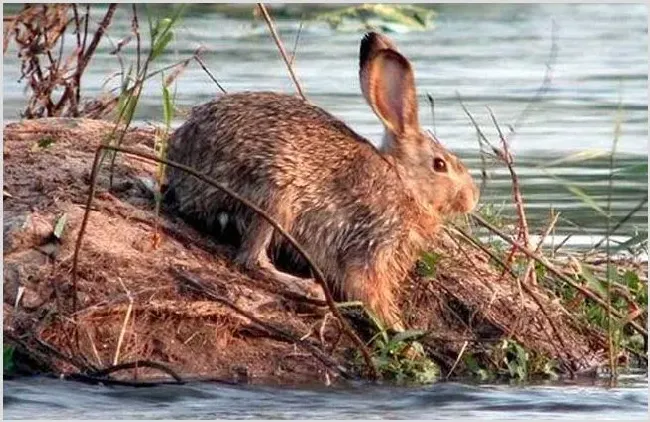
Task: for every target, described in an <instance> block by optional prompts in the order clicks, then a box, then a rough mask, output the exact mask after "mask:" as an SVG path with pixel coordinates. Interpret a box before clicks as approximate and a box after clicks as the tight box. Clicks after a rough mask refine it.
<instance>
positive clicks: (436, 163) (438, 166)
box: [433, 158, 447, 173]
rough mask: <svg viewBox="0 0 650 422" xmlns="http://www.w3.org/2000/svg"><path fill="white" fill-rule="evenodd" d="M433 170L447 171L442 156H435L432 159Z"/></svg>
mask: <svg viewBox="0 0 650 422" xmlns="http://www.w3.org/2000/svg"><path fill="white" fill-rule="evenodd" d="M433 170H434V171H437V172H439V173H446V172H447V163H445V160H443V159H442V158H435V159H434V160H433Z"/></svg>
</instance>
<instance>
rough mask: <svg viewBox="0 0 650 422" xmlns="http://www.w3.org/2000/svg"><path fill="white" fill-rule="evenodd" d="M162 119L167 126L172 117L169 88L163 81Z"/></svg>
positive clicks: (172, 109)
mask: <svg viewBox="0 0 650 422" xmlns="http://www.w3.org/2000/svg"><path fill="white" fill-rule="evenodd" d="M162 88H163V119H164V121H165V126H167V128H169V126H170V125H171V122H172V119H173V117H174V107H173V106H172V100H171V94H170V93H169V88H167V87H166V86H165V84H164V83H163V87H162Z"/></svg>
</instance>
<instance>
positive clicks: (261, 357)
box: [3, 119, 604, 384]
mask: <svg viewBox="0 0 650 422" xmlns="http://www.w3.org/2000/svg"><path fill="white" fill-rule="evenodd" d="M112 129H113V123H110V122H106V121H99V120H88V119H37V120H25V121H22V122H19V123H12V124H8V125H6V126H5V127H4V134H3V140H4V148H3V157H4V195H3V197H4V198H3V199H4V206H3V210H4V219H3V222H4V236H3V240H4V251H3V258H4V266H3V268H4V308H3V310H4V312H3V314H4V326H3V328H4V336H5V341H7V340H9V342H13V343H15V344H16V345H18V346H19V348H20V349H21V350H22V351H23V352H24V353H27V354H28V355H29V356H30V358H31V359H33V360H34V361H35V362H36V363H37V365H36V364H35V365H33V366H34V367H36V366H38V367H39V368H41V370H43V369H44V370H47V371H49V372H53V373H55V374H74V373H85V374H89V373H92V371H94V370H98V369H101V368H107V367H111V366H113V365H116V364H120V363H124V362H134V361H140V362H141V363H140V364H138V365H137V366H138V367H137V368H136V369H132V368H131V369H127V370H122V371H119V372H115V373H114V374H112V375H113V376H114V377H115V378H117V379H123V380H140V381H141V380H151V379H160V378H161V377H166V376H167V375H165V374H164V371H163V372H161V371H160V370H159V369H156V368H154V367H152V365H149V364H147V362H148V361H152V362H158V363H161V364H163V365H164V366H165V367H166V368H169V369H170V370H172V371H174V372H175V373H176V374H178V375H179V376H180V377H181V378H184V379H192V378H209V379H219V380H223V381H228V382H249V383H264V384H270V383H273V384H278V383H279V384H300V383H323V382H325V383H329V382H336V381H337V380H341V379H343V378H344V377H345V376H352V375H354V374H356V371H355V369H356V368H359V366H360V362H361V361H360V360H359V358H357V357H355V353H354V350H353V346H352V343H350V342H349V341H348V340H347V339H346V338H345V337H344V336H342V335H341V332H340V328H339V325H338V323H337V321H336V320H335V319H334V318H332V317H331V314H330V313H329V312H328V308H327V307H326V306H323V305H322V304H318V303H314V302H313V301H309V300H306V298H304V297H300V296H296V295H295V294H289V293H288V292H283V291H282V290H281V289H280V288H279V286H274V285H272V284H271V283H270V282H269V281H268V280H264V279H262V278H260V277H257V276H256V275H255V274H250V273H248V272H245V271H243V270H242V269H240V268H238V267H237V266H236V265H235V264H234V263H233V261H232V257H233V255H234V248H233V246H232V244H231V243H228V242H224V241H223V239H218V238H217V237H215V236H213V235H211V234H209V233H204V232H202V231H201V228H200V227H198V226H194V225H192V224H191V223H189V222H186V221H184V220H183V219H182V218H180V217H179V216H177V215H175V214H174V213H173V210H172V209H171V208H169V209H168V208H163V210H162V212H161V213H160V214H159V215H158V216H157V214H156V211H155V201H154V199H153V194H152V192H151V191H150V189H149V188H147V184H148V183H150V181H151V180H153V179H154V174H155V172H156V164H155V163H151V162H148V161H145V160H143V159H141V158H137V157H135V156H131V155H126V154H119V153H118V154H117V156H116V161H115V169H114V177H113V184H112V188H110V189H109V168H108V167H109V163H110V157H109V158H107V159H106V160H105V161H104V164H103V166H102V167H101V169H100V171H99V175H98V182H97V189H96V192H95V195H94V200H93V201H92V205H91V211H90V213H89V218H88V224H87V227H86V229H85V233H84V237H83V242H82V244H81V249H80V253H79V257H78V258H79V260H78V273H77V274H78V279H77V281H76V286H75V283H74V281H73V276H72V270H73V262H74V251H75V244H76V242H77V239H78V236H79V231H80V227H81V222H82V219H83V216H84V213H85V209H86V201H87V198H88V195H89V191H90V178H91V171H92V164H93V158H94V156H95V151H96V148H97V147H98V146H99V145H100V143H101V142H102V141H103V140H104V139H106V136H107V135H108V134H109V133H110V132H111V130H112ZM154 133H155V132H154V129H153V128H148V127H143V128H135V129H129V130H128V131H127V133H126V135H125V138H124V141H123V144H122V145H123V146H128V147H132V148H138V149H139V150H141V151H142V152H146V153H150V154H151V153H152V152H153V144H154ZM57 226H58V227H57ZM61 226H62V227H63V230H62V231H61V230H59V229H60V228H61ZM57 234H58V236H57ZM432 250H433V252H434V253H435V254H436V255H437V256H439V259H438V262H437V264H436V267H435V275H434V276H432V277H422V276H420V275H418V271H416V269H414V271H413V272H412V275H411V276H410V277H409V279H408V280H406V281H405V282H404V285H403V291H402V292H401V306H402V307H401V309H402V310H403V314H404V318H405V320H406V322H407V325H408V326H409V327H413V328H418V329H423V330H426V331H428V332H429V333H430V334H429V335H428V336H427V337H425V338H423V339H422V344H423V345H424V347H425V350H426V352H427V354H428V355H429V356H430V357H431V358H432V359H434V360H435V361H436V362H437V363H438V364H439V365H440V367H441V370H442V373H443V375H446V374H447V373H448V372H449V370H450V369H451V368H452V367H453V368H454V371H455V372H454V373H455V374H466V373H468V370H469V369H468V367H467V366H466V363H465V361H464V360H463V359H458V357H459V355H460V354H463V353H465V354H469V353H471V354H472V355H473V356H475V357H476V358H477V359H479V360H480V359H485V360H489V359H491V357H490V356H491V355H490V354H489V353H487V350H489V348H490V347H491V346H494V345H495V344H499V342H500V341H502V340H503V339H505V338H510V339H513V340H516V341H517V342H518V343H519V344H521V345H522V346H524V347H525V348H526V349H527V350H531V351H534V353H535V354H536V355H539V356H544V357H546V358H552V359H555V360H556V361H557V362H558V364H559V366H560V368H561V369H562V370H563V371H564V372H566V373H570V372H574V371H583V370H588V369H590V368H593V367H594V366H597V365H599V364H600V363H601V362H602V361H603V357H604V354H603V340H602V336H601V335H600V334H599V333H596V332H594V331H593V330H591V329H589V328H588V327H586V326H584V325H583V324H581V323H580V322H579V321H577V320H575V319H574V318H573V317H572V316H571V315H570V314H569V313H567V312H566V311H565V310H564V309H563V308H562V307H561V306H560V305H559V304H558V303H557V301H554V300H553V298H552V297H550V296H549V295H548V293H547V292H545V291H544V290H543V289H542V288H540V287H537V286H530V287H529V290H530V291H531V292H532V294H531V293H521V291H520V289H519V287H518V285H517V283H516V280H515V279H514V278H513V277H511V276H510V275H508V274H506V275H502V271H501V270H500V269H498V268H497V267H495V266H494V265H493V264H492V263H491V262H490V258H489V256H488V255H486V254H485V253H484V252H483V251H481V250H480V249H477V248H475V247H473V246H471V245H468V244H467V243H464V242H463V241H462V240H461V239H460V238H457V237H456V236H454V235H452V234H449V233H448V232H446V231H443V232H441V234H440V236H439V238H438V240H437V241H436V243H435V244H434V245H433V246H432ZM75 295H76V309H75V303H74V302H75V301H74V300H73V298H74V297H75ZM533 295H534V297H533ZM540 305H541V307H540ZM346 315H347V316H348V317H349V320H350V322H351V323H352V324H353V325H354V326H355V327H356V328H357V329H359V331H360V332H361V333H362V334H363V335H365V336H366V338H367V337H368V335H369V333H368V324H367V322H365V323H364V321H366V320H365V319H364V318H363V314H362V313H361V312H359V311H358V310H357V311H356V312H355V311H354V310H351V311H347V312H346Z"/></svg>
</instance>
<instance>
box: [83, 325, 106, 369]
mask: <svg viewBox="0 0 650 422" xmlns="http://www.w3.org/2000/svg"><path fill="white" fill-rule="evenodd" d="M86 335H87V336H88V340H90V347H91V348H92V349H93V353H94V354H95V359H97V363H98V364H99V367H100V368H101V367H103V366H104V362H102V358H101V357H100V356H99V352H98V351H97V347H96V346H95V339H94V338H93V336H92V334H90V330H89V329H88V328H86Z"/></svg>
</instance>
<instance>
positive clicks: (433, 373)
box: [371, 330, 440, 384]
mask: <svg viewBox="0 0 650 422" xmlns="http://www.w3.org/2000/svg"><path fill="white" fill-rule="evenodd" d="M423 334H424V331H420V330H409V331H403V332H399V333H396V334H395V335H393V336H390V335H389V334H388V333H387V332H386V331H381V332H380V333H379V335H378V336H377V338H375V340H374V342H373V343H372V349H371V350H372V358H373V361H374V362H375V365H377V370H378V371H379V373H380V374H381V375H382V377H383V378H384V379H388V380H391V381H394V382H397V383H414V384H429V383H432V382H435V381H436V380H437V379H438V377H439V376H440V368H439V367H438V365H436V364H435V363H434V362H433V361H431V360H430V359H428V358H427V357H426V355H425V353H424V349H423V347H422V345H421V344H420V343H418V342H417V341H416V340H417V339H418V338H421V337H422V335H423Z"/></svg>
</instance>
